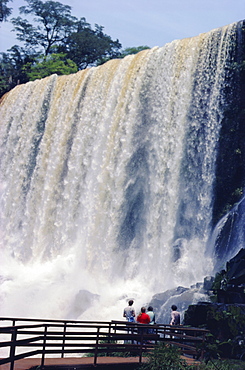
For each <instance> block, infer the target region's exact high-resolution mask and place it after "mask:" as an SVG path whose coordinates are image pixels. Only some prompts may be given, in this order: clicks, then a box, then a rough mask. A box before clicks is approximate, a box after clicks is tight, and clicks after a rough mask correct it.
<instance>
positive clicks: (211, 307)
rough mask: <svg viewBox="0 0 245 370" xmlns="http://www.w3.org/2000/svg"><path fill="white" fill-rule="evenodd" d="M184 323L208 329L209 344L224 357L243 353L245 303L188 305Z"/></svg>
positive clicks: (244, 343)
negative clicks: (209, 334) (209, 335)
mask: <svg viewBox="0 0 245 370" xmlns="http://www.w3.org/2000/svg"><path fill="white" fill-rule="evenodd" d="M184 324H185V325H190V326H194V327H202V328H206V329H208V330H210V333H211V338H209V342H208V345H207V346H210V348H212V350H213V351H214V352H215V351H216V354H217V353H219V354H220V355H221V356H224V357H233V358H242V356H243V355H244V354H245V304H223V303H203V302H200V303H198V304H196V305H190V306H189V308H188V310H187V311H186V312H185V316H184Z"/></svg>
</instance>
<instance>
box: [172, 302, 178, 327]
mask: <svg viewBox="0 0 245 370" xmlns="http://www.w3.org/2000/svg"><path fill="white" fill-rule="evenodd" d="M171 309H172V312H171V321H170V325H180V313H179V312H178V311H177V306H176V305H175V304H173V305H172V306H171Z"/></svg>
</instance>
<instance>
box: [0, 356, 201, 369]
mask: <svg viewBox="0 0 245 370" xmlns="http://www.w3.org/2000/svg"><path fill="white" fill-rule="evenodd" d="M181 357H182V358H183V359H184V360H185V361H186V362H187V364H188V365H194V364H200V362H199V361H196V360H194V359H193V358H189V357H185V356H181ZM144 361H145V358H144V357H143V359H142V362H144ZM40 363H41V359H40V358H25V359H22V360H18V361H16V362H15V365H14V369H15V370H29V369H31V368H33V367H37V366H40ZM137 364H139V360H138V357H98V360H97V366H96V367H97V368H98V370H103V369H112V370H115V369H116V370H131V369H134V367H135V365H137ZM58 368H59V369H62V368H63V369H64V370H65V369H68V368H71V369H72V370H78V369H81V370H86V369H92V368H93V369H94V360H93V357H70V358H47V359H46V360H45V369H47V370H48V369H50V370H51V369H53V370H56V369H58ZM0 370H10V364H4V365H0Z"/></svg>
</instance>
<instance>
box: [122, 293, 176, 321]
mask: <svg viewBox="0 0 245 370" xmlns="http://www.w3.org/2000/svg"><path fill="white" fill-rule="evenodd" d="M133 304H134V301H133V300H132V299H130V300H129V301H128V306H127V307H125V308H124V310H123V317H125V318H126V320H127V321H129V322H137V323H139V324H150V325H154V324H156V318H155V313H154V311H153V307H152V306H149V307H148V309H146V307H141V310H140V311H141V312H140V313H139V315H138V316H137V317H136V314H135V309H134V306H133ZM171 310H172V311H171V320H170V325H180V313H179V312H178V311H177V306H176V305H172V306H171Z"/></svg>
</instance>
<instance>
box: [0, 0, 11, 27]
mask: <svg viewBox="0 0 245 370" xmlns="http://www.w3.org/2000/svg"><path fill="white" fill-rule="evenodd" d="M9 1H12V0H0V22H3V21H6V20H7V18H8V17H9V16H10V14H11V13H12V8H9V7H8V6H7V4H8V2H9Z"/></svg>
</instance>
